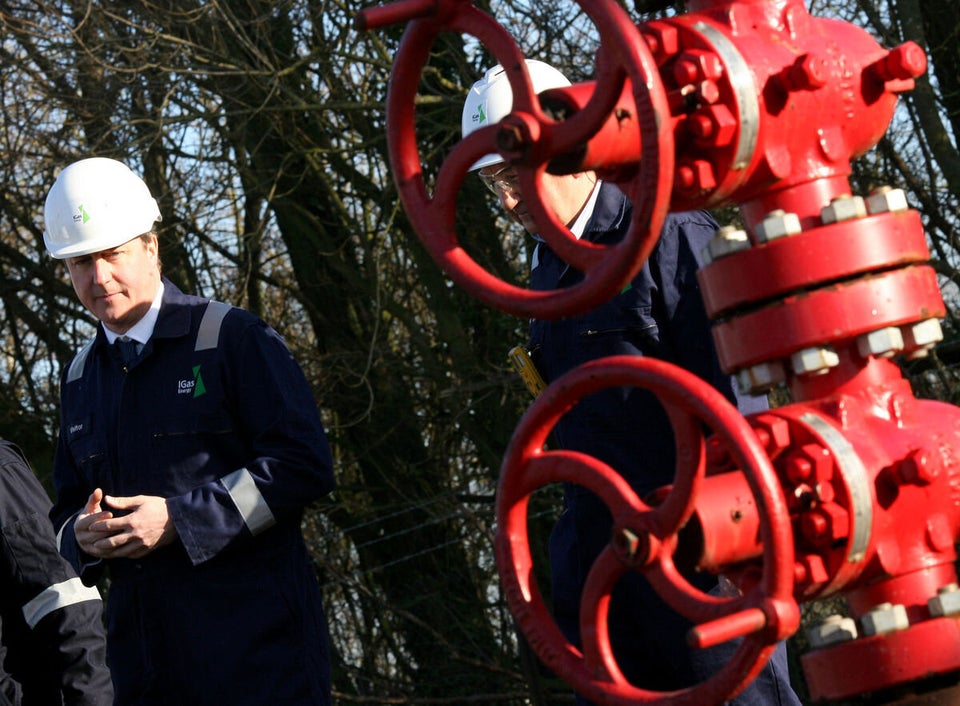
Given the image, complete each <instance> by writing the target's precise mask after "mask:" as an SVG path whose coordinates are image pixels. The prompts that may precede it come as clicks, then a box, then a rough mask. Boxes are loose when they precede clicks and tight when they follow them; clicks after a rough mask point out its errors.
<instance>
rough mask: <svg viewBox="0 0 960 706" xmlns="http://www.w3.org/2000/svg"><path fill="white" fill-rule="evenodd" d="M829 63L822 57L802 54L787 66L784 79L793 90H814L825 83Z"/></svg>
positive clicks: (828, 72)
mask: <svg viewBox="0 0 960 706" xmlns="http://www.w3.org/2000/svg"><path fill="white" fill-rule="evenodd" d="M829 76H830V65H829V63H828V62H827V60H826V59H825V58H824V57H821V56H815V55H812V54H804V55H803V56H801V57H800V58H799V59H797V61H796V63H794V64H793V65H792V66H790V67H788V68H787V70H786V72H785V74H784V79H785V83H786V85H787V87H788V88H789V89H791V90H794V91H814V90H816V89H818V88H823V87H824V86H826V85H827V80H828V79H829Z"/></svg>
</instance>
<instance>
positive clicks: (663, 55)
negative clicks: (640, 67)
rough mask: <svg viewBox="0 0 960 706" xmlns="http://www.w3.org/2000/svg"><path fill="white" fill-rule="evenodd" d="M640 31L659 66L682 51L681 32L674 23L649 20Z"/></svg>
mask: <svg viewBox="0 0 960 706" xmlns="http://www.w3.org/2000/svg"><path fill="white" fill-rule="evenodd" d="M640 31H641V34H642V35H643V38H644V39H645V40H646V42H647V46H648V47H649V48H650V53H651V54H653V58H654V59H655V60H656V62H657V65H658V66H659V65H661V64H663V62H665V61H666V60H667V59H669V58H670V57H671V56H673V55H674V54H676V53H677V52H678V51H680V33H679V32H678V31H677V28H676V27H674V26H673V25H670V24H667V23H665V22H657V21H653V22H647V23H646V24H645V25H644V26H643V28H642V29H641V30H640Z"/></svg>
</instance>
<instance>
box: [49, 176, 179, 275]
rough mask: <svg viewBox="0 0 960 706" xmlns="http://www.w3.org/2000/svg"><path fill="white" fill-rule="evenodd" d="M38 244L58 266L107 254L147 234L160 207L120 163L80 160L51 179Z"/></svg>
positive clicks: (158, 216) (155, 219) (137, 178)
mask: <svg viewBox="0 0 960 706" xmlns="http://www.w3.org/2000/svg"><path fill="white" fill-rule="evenodd" d="M43 220H44V225H45V229H44V231H43V243H44V245H46V246H47V251H48V252H49V253H50V256H51V257H54V258H56V259H58V260H62V259H64V258H67V257H78V256H80V255H89V254H90V253H95V252H100V251H101V250H109V249H110V248H115V247H117V246H118V245H123V244H124V243H126V242H127V241H130V240H133V239H134V238H136V237H137V236H139V235H143V234H144V233H146V232H148V231H150V230H151V229H152V228H153V224H154V223H155V222H156V221H159V220H160V207H159V206H157V202H156V200H155V199H154V198H153V196H151V195H150V190H149V189H148V188H147V185H146V184H145V183H144V182H143V179H141V178H140V177H138V176H137V175H136V174H134V173H133V172H132V171H131V170H130V168H129V167H127V166H126V165H125V164H123V163H122V162H118V161H116V160H114V159H107V158H105V157H91V158H90V159H82V160H80V161H79V162H74V163H73V164H71V165H69V166H68V167H66V168H65V169H63V171H61V172H60V174H59V175H58V176H57V180H56V181H55V182H54V184H53V186H52V187H51V189H50V193H48V194H47V200H46V203H45V204H44V206H43Z"/></svg>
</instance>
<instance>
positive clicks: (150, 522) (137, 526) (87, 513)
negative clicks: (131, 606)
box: [73, 488, 177, 559]
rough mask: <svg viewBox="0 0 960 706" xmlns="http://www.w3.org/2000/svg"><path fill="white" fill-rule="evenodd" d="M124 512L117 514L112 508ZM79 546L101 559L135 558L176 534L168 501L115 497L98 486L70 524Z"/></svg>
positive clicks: (159, 545) (169, 540)
mask: <svg viewBox="0 0 960 706" xmlns="http://www.w3.org/2000/svg"><path fill="white" fill-rule="evenodd" d="M118 510H119V511H123V512H124V514H122V515H120V516H119V517H117V516H115V515H114V511H118ZM73 531H74V535H75V536H76V539H77V544H78V545H79V546H80V548H81V549H82V550H83V551H85V552H86V553H87V554H89V555H90V556H95V557H99V558H101V559H117V558H127V559H138V558H140V557H143V556H146V555H147V554H149V553H150V552H152V551H154V550H155V549H159V548H160V547H162V546H165V545H167V544H170V543H171V542H172V541H173V540H174V538H175V537H176V536H177V531H176V528H175V527H174V525H173V522H172V521H171V520H170V513H169V512H168V511H167V501H166V500H165V499H164V498H160V497H157V496H154V495H133V496H130V497H114V496H111V495H104V493H103V490H101V489H100V488H97V489H96V490H94V491H93V492H92V493H91V494H90V497H89V498H88V499H87V504H86V505H85V506H84V508H83V511H81V513H80V514H79V515H78V516H77V519H76V522H75V523H74V525H73Z"/></svg>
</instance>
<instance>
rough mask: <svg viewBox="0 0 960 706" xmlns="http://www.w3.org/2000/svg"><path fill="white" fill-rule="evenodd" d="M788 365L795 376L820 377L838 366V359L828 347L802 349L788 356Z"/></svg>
mask: <svg viewBox="0 0 960 706" xmlns="http://www.w3.org/2000/svg"><path fill="white" fill-rule="evenodd" d="M790 365H791V366H792V367H793V372H795V373H796V374H797V375H822V374H823V373H826V372H829V370H830V368H834V367H836V366H838V365H840V357H839V356H838V355H837V353H836V351H834V350H833V348H831V347H830V346H824V347H822V348H804V349H803V350H801V351H797V352H796V353H794V354H793V355H791V356H790Z"/></svg>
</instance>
